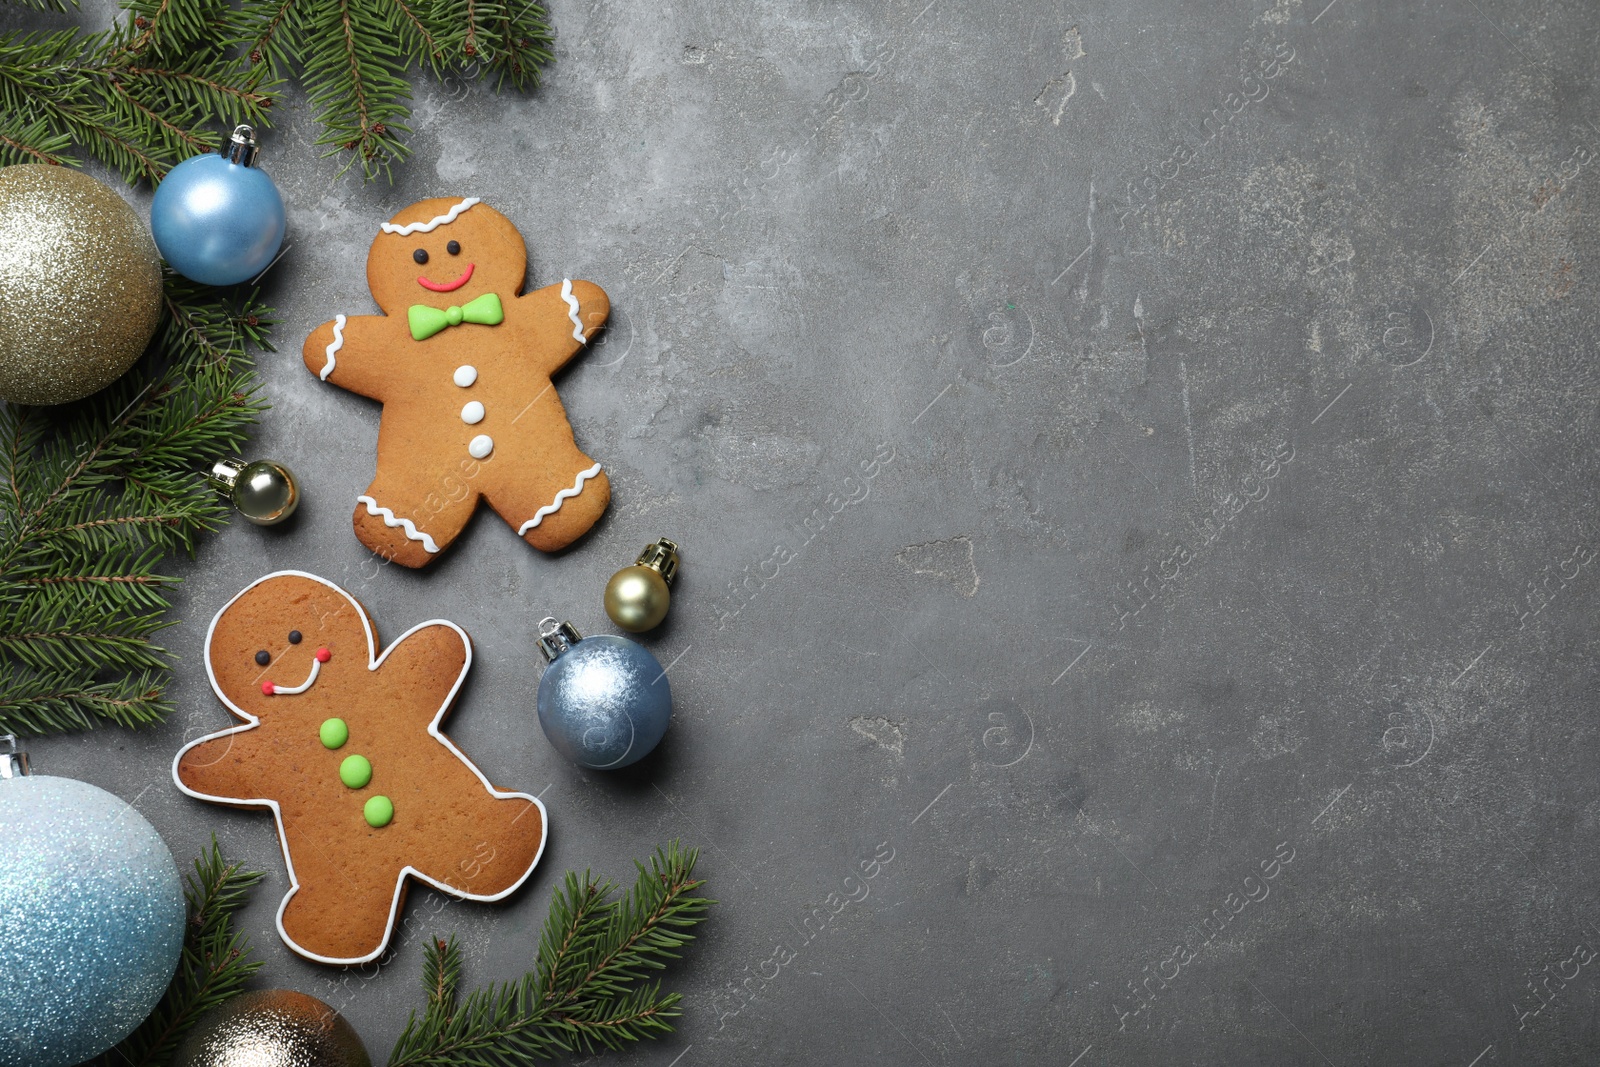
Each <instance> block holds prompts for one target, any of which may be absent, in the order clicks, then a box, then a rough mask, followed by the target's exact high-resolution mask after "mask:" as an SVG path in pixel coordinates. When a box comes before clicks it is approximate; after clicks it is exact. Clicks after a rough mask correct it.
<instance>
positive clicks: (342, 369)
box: [303, 197, 611, 567]
mask: <svg viewBox="0 0 1600 1067" xmlns="http://www.w3.org/2000/svg"><path fill="white" fill-rule="evenodd" d="M526 270H527V248H526V245H525V244H524V242H523V239H522V235H521V234H520V233H518V232H517V229H516V227H515V226H514V225H512V223H511V221H510V220H509V219H507V218H506V217H505V216H504V215H502V214H500V213H499V212H498V211H496V210H494V209H493V208H492V207H489V206H488V205H487V204H485V203H483V202H482V201H480V200H478V199H477V198H476V197H467V198H465V199H460V200H458V199H453V198H435V199H432V200H423V201H419V202H418V203H416V204H413V205H411V206H410V207H408V208H406V209H405V210H403V211H401V212H399V213H398V214H396V215H395V217H394V218H393V219H391V220H390V221H389V222H386V223H384V224H383V225H382V226H381V227H380V228H379V233H378V235H377V236H376V237H375V238H374V239H373V242H372V248H371V251H370V252H369V253H368V256H367V284H368V287H369V288H370V289H371V290H372V295H373V299H375V300H376V301H377V303H378V306H379V307H381V308H382V309H383V312H384V314H382V315H357V316H352V315H339V316H337V317H335V319H334V320H333V321H332V322H330V323H324V324H323V325H322V326H320V327H318V328H317V329H316V330H315V331H313V333H312V334H311V336H310V337H309V338H307V339H306V343H305V347H304V351H303V357H304V360H305V364H306V367H307V369H309V370H310V371H312V372H313V373H314V374H316V375H317V376H318V377H319V378H321V379H322V380H323V381H326V382H329V383H331V384H334V385H338V386H341V387H342V388H345V389H349V390H351V391H352V392H356V393H360V394H361V395H363V396H367V397H371V398H373V399H375V400H378V401H380V402H381V403H382V404H383V417H382V422H381V424H380V426H379V431H378V463H377V467H378V470H377V476H376V478H375V479H374V480H373V482H372V484H371V485H370V486H369V487H368V488H367V491H366V492H365V493H362V494H361V495H360V496H359V497H357V501H356V508H355V512H354V515H353V523H354V526H355V531H356V536H357V537H358V538H359V539H360V540H361V542H362V543H363V544H365V545H366V546H367V547H368V548H370V549H372V550H373V551H374V552H377V553H379V554H380V555H382V556H384V557H385V558H387V559H391V560H394V561H395V562H397V563H400V564H402V565H404V566H408V567H422V566H426V565H427V564H428V563H431V562H432V561H433V560H434V559H436V558H437V557H438V556H439V554H440V553H442V552H443V551H444V550H445V549H446V548H447V547H449V545H450V543H451V542H452V541H454V540H455V539H456V537H457V536H459V535H460V533H461V531H462V530H463V529H464V528H465V526H466V524H467V521H468V520H469V519H471V517H472V515H473V513H474V512H475V511H476V509H477V504H478V501H479V500H484V501H486V502H487V503H488V504H489V506H490V507H492V508H493V509H494V510H495V511H496V512H498V513H499V514H500V516H501V517H502V518H503V519H505V521H506V522H507V523H509V524H510V525H511V526H512V528H514V529H515V530H516V531H517V534H518V536H520V537H521V538H522V539H523V540H525V541H527V542H528V543H529V544H531V545H533V546H534V547H535V548H539V549H542V550H544V551H555V550H557V549H560V548H564V547H566V546H567V545H569V544H571V543H572V542H573V541H574V540H576V539H577V538H578V537H580V536H582V535H583V534H584V533H586V532H587V531H588V530H589V529H590V527H592V526H593V525H594V523H595V522H596V521H597V520H598V519H599V517H600V515H601V513H602V512H604V511H605V508H606V505H607V503H608V502H609V501H610V499H611V487H610V486H611V483H610V480H609V479H608V478H607V477H606V474H605V471H604V470H603V469H602V468H601V466H600V464H599V463H597V462H595V461H594V460H592V459H591V458H590V457H588V456H586V455H585V454H584V453H583V452H581V451H579V449H578V446H577V444H576V442H575V441H574V439H573V434H572V426H571V424H570V423H569V422H568V420H567V415H566V411H565V409H564V408H563V407H562V405H561V401H560V399H559V398H558V397H557V396H556V392H555V389H554V387H553V386H552V385H551V382H550V376H551V375H552V374H554V373H555V372H556V371H557V370H559V369H560V368H561V367H562V366H564V365H565V364H566V363H567V362H568V361H569V360H570V359H572V357H573V356H574V355H576V354H577V353H578V352H579V351H580V350H581V349H582V348H583V347H584V346H585V345H586V344H588V342H589V339H590V338H591V337H592V336H593V335H594V334H595V332H596V331H598V330H599V329H600V327H601V326H602V325H603V324H604V323H605V320H606V316H607V315H608V314H609V313H610V302H609V301H608V300H607V298H606V295H605V292H604V291H603V290H601V289H600V287H599V286H596V285H593V284H591V283H589V282H583V281H573V280H572V279H570V278H568V279H563V280H562V282H561V284H560V285H550V286H545V287H544V288H542V289H538V290H535V291H533V292H531V293H526V294H523V293H521V289H522V284H523V281H524V278H525V275H526ZM519 294H520V295H519Z"/></svg>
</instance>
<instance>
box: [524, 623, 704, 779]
mask: <svg viewBox="0 0 1600 1067" xmlns="http://www.w3.org/2000/svg"><path fill="white" fill-rule="evenodd" d="M539 651H540V652H541V653H543V655H544V658H545V660H546V661H547V662H548V663H549V666H548V667H546V668H545V671H544V677H542V678H540V679H539V696H538V708H539V726H540V728H542V729H543V730H544V735H545V737H547V738H549V739H550V744H551V745H552V746H554V747H555V750H556V751H557V752H559V753H561V754H562V755H563V756H565V757H566V758H567V759H569V760H571V761H572V762H573V763H576V764H577V765H578V766H580V767H587V768H589V769H591V770H614V769H616V768H618V767H626V766H628V764H630V763H636V762H638V761H639V760H641V759H643V758H644V757H645V756H647V755H649V754H650V751H651V750H652V749H654V748H655V747H656V745H657V744H659V743H660V741H661V737H662V735H663V734H665V733H666V732H667V724H668V723H669V722H670V721H671V719H672V689H671V687H669V686H668V685H667V672H666V671H664V670H662V669H661V664H660V663H658V662H657V661H656V658H655V657H654V656H652V655H651V654H650V653H649V652H648V651H647V650H646V649H644V648H643V647H641V646H640V645H638V644H635V643H634V642H632V641H630V640H628V639H627V638H626V637H616V636H614V635H612V634H600V635H598V636H596V637H584V636H583V635H582V634H580V633H578V631H577V629H576V628H575V627H574V626H573V625H572V624H571V623H569V622H557V621H556V620H555V619H553V618H546V619H543V620H541V621H540V623H539Z"/></svg>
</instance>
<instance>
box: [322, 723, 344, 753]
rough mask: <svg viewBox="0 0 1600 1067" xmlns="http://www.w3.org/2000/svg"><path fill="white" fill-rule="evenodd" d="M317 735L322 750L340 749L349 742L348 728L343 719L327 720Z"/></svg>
mask: <svg viewBox="0 0 1600 1067" xmlns="http://www.w3.org/2000/svg"><path fill="white" fill-rule="evenodd" d="M317 734H318V736H320V737H321V738H322V747H323V748H340V747H342V746H343V745H344V743H345V742H346V741H348V740H350V727H348V726H346V725H345V723H344V720H343V719H328V720H327V721H326V722H324V723H323V724H322V727H321V729H319V730H318V731H317Z"/></svg>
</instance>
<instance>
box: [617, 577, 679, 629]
mask: <svg viewBox="0 0 1600 1067" xmlns="http://www.w3.org/2000/svg"><path fill="white" fill-rule="evenodd" d="M671 603H672V590H670V589H668V588H667V583H666V581H665V580H664V579H663V578H662V577H661V573H660V572H659V571H653V570H651V569H650V568H649V567H638V566H635V567H624V568H622V569H621V570H620V571H618V572H617V573H615V574H613V575H612V576H611V580H610V581H609V582H607V583H606V614H607V615H609V616H611V621H612V622H614V623H616V624H617V625H618V626H620V627H622V628H623V629H624V630H627V631H628V632H629V633H635V634H636V633H642V632H643V631H645V630H653V629H655V628H656V627H657V626H659V625H660V624H661V620H662V619H664V618H666V617H667V608H668V607H669V606H670V605H671Z"/></svg>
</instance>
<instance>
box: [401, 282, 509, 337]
mask: <svg viewBox="0 0 1600 1067" xmlns="http://www.w3.org/2000/svg"><path fill="white" fill-rule="evenodd" d="M505 317H506V313H505V312H504V311H503V310H501V307H500V298H499V297H498V296H496V295H495V294H493V293H484V294H483V295H482V296H480V297H478V298H477V299H475V300H469V301H467V302H466V303H465V304H462V305H461V306H460V307H447V308H435V307H429V306H428V305H427V304H412V305H411V307H410V309H409V310H408V311H407V312H406V320H407V321H408V322H409V323H410V324H411V339H412V340H414V341H426V340H427V339H428V338H430V337H432V336H433V335H434V334H436V333H438V332H439V331H440V330H442V329H444V328H445V327H446V326H460V325H461V324H462V323H463V322H476V323H478V324H480V325H482V326H498V325H500V323H501V322H503V321H505Z"/></svg>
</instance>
